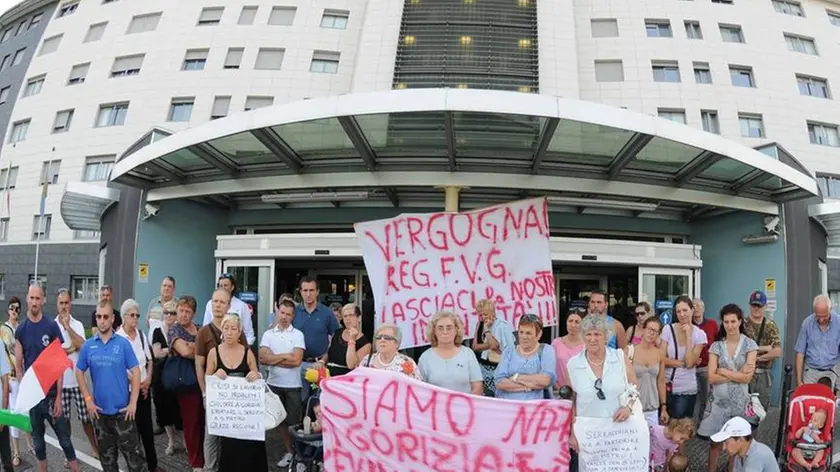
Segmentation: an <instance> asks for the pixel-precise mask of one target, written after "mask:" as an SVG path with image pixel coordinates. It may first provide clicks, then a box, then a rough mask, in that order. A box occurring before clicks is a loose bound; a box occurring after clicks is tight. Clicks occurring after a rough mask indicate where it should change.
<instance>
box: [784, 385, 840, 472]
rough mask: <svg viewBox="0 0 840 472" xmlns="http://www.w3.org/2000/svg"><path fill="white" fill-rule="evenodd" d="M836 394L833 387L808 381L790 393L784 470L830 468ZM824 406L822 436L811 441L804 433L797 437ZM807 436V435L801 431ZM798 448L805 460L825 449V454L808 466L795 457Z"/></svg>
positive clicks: (827, 469) (811, 458) (828, 469)
mask: <svg viewBox="0 0 840 472" xmlns="http://www.w3.org/2000/svg"><path fill="white" fill-rule="evenodd" d="M834 402H835V397H834V393H833V392H832V391H831V388H829V387H827V386H825V385H822V384H806V385H802V386H800V387H798V388H797V389H795V390H794V391H793V392H792V393H791V396H790V403H789V404H788V411H787V425H786V426H785V432H784V435H785V448H784V452H783V453H782V454H783V455H784V456H783V457H782V459H783V461H782V463H784V464H786V466H785V468H784V471H788V472H806V471H809V470H810V471H822V472H825V471H831V470H834V469H832V467H831V456H832V439H833V437H834V410H835V403H834ZM820 409H822V410H825V412H826V419H825V427H823V429H822V431H821V432H820V434H819V440H818V441H814V442H809V441H807V440H805V438H804V437H799V438H797V437H796V433H797V431H799V430H800V429H801V428H802V427H804V426H808V424H809V423H810V421H811V417H812V415H813V414H814V412H816V411H817V410H820ZM802 436H804V435H802ZM795 449H798V450H799V453H801V454H802V456H803V458H805V459H806V460H813V458H814V457H816V455H817V454H818V453H819V452H820V451H822V453H823V457H822V459H821V460H820V461H819V463H818V464H817V466H816V467H812V468H811V469H807V468H805V467H803V466H801V465H799V464H797V462H796V460H795V459H794V458H793V457H792V454H794V450H795Z"/></svg>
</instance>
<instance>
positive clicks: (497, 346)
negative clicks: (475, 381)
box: [472, 299, 516, 397]
mask: <svg viewBox="0 0 840 472" xmlns="http://www.w3.org/2000/svg"><path fill="white" fill-rule="evenodd" d="M475 311H476V313H478V317H479V319H478V322H477V323H476V327H475V338H473V341H472V349H473V351H475V353H476V355H477V356H478V364H479V365H480V366H481V375H482V377H483V379H484V395H485V396H488V397H492V396H494V395H495V394H496V368H497V367H498V366H499V361H500V360H501V359H502V353H503V352H505V350H506V349H507V348H509V347H511V346H513V345H515V344H516V339H515V338H514V336H513V326H511V325H510V324H509V323H508V322H507V321H505V320H503V319H499V318H496V304H495V303H493V302H492V301H490V300H487V299H482V300H479V301H478V302H477V303H476V304H475Z"/></svg>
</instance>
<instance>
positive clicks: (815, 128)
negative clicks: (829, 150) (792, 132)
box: [808, 122, 840, 147]
mask: <svg viewBox="0 0 840 472" xmlns="http://www.w3.org/2000/svg"><path fill="white" fill-rule="evenodd" d="M808 137H809V138H810V139H811V144H819V145H821V146H833V147H840V132H838V131H837V125H829V124H825V123H810V122H809V123H808Z"/></svg>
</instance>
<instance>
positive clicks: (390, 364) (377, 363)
mask: <svg viewBox="0 0 840 472" xmlns="http://www.w3.org/2000/svg"><path fill="white" fill-rule="evenodd" d="M373 339H374V341H376V353H373V354H368V355H366V356H365V357H363V358H362V361H361V365H362V366H364V367H371V368H373V369H382V370H390V371H391V372H399V373H401V374H405V375H408V376H409V377H414V378H415V379H417V380H423V377H421V376H420V369H418V368H417V364H416V363H415V362H414V359H412V358H410V357H408V356H406V355H405V354H402V353H400V352H399V349H400V344H402V332H401V331H400V328H399V326H397V325H393V324H387V323H386V324H383V325H380V326H379V328H377V330H376V335H375V336H374V337H373Z"/></svg>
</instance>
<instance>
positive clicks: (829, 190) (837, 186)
mask: <svg viewBox="0 0 840 472" xmlns="http://www.w3.org/2000/svg"><path fill="white" fill-rule="evenodd" d="M817 185H818V186H819V187H820V190H822V193H823V196H824V197H828V198H834V199H838V198H840V179H838V178H837V177H835V176H832V175H817Z"/></svg>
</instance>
